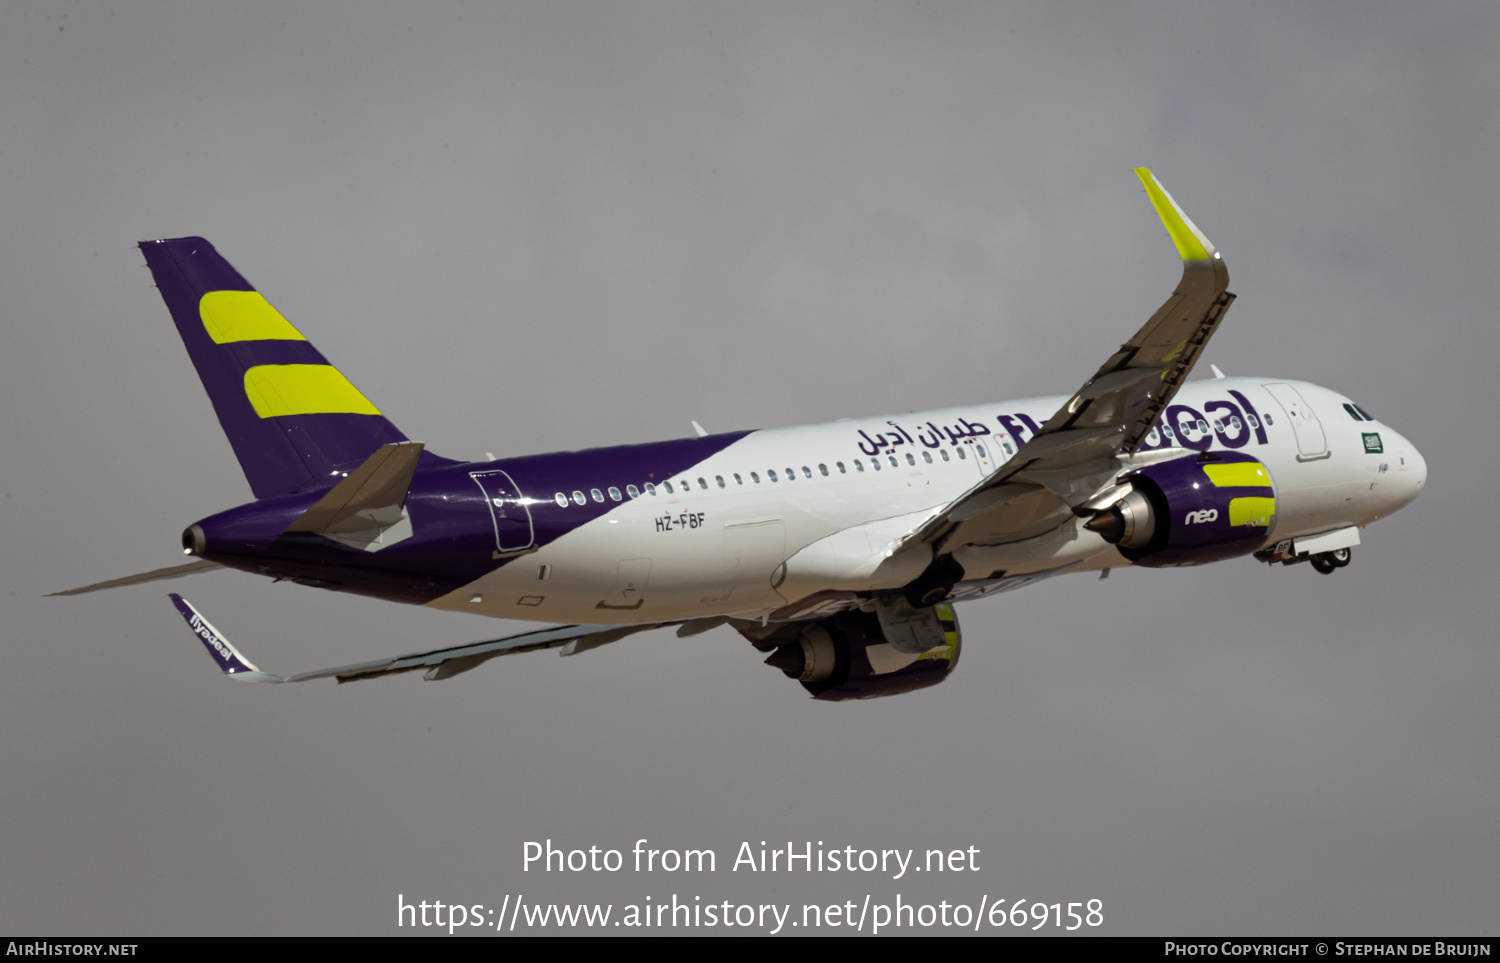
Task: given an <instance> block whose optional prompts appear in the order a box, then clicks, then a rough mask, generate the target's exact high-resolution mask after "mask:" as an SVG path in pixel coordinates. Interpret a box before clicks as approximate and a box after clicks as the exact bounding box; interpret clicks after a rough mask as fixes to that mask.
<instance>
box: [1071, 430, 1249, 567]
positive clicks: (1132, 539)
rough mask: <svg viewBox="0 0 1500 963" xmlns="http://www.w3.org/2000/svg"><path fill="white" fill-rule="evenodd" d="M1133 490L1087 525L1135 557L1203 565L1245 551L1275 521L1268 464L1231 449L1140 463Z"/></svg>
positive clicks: (1149, 562) (1154, 563) (1140, 561)
mask: <svg viewBox="0 0 1500 963" xmlns="http://www.w3.org/2000/svg"><path fill="white" fill-rule="evenodd" d="M1124 480H1126V481H1128V482H1129V483H1130V486H1131V492H1130V494H1128V495H1126V496H1125V497H1124V498H1122V499H1120V500H1119V501H1118V502H1116V503H1115V504H1114V505H1112V506H1111V507H1109V508H1107V509H1105V510H1104V511H1102V512H1099V513H1098V514H1097V515H1095V516H1094V517H1093V518H1092V519H1090V520H1089V521H1088V522H1087V523H1085V525H1084V527H1085V528H1087V529H1089V530H1090V531H1094V532H1098V533H1099V535H1101V536H1102V537H1103V538H1104V540H1105V541H1106V542H1109V543H1110V544H1112V545H1115V546H1116V547H1117V548H1119V550H1120V554H1121V555H1123V556H1125V557H1126V558H1128V559H1130V561H1132V562H1134V563H1135V564H1137V565H1146V566H1151V567H1154V568H1162V567H1166V566H1171V565H1201V564H1202V563H1204V562H1214V561H1218V560H1219V559H1223V558H1231V557H1233V556H1235V555H1245V554H1248V553H1250V552H1253V551H1255V550H1256V549H1258V548H1260V547H1261V546H1262V545H1264V544H1265V542H1266V537H1267V536H1268V535H1269V534H1270V531H1271V527H1272V526H1273V525H1274V524H1275V523H1276V486H1275V484H1274V483H1273V482H1272V480H1271V472H1270V470H1269V469H1267V468H1266V466H1265V465H1264V464H1263V463H1261V462H1260V461H1258V460H1257V459H1255V458H1253V457H1251V456H1250V455H1242V454H1238V453H1235V452H1204V453H1203V454H1201V455H1199V456H1197V457H1196V458H1194V457H1184V458H1178V459H1175V460H1173V461H1168V462H1161V463H1159V464H1155V465H1147V466H1145V467H1144V468H1138V469H1136V470H1135V471H1133V472H1130V473H1129V474H1128V475H1126V476H1125V478H1124Z"/></svg>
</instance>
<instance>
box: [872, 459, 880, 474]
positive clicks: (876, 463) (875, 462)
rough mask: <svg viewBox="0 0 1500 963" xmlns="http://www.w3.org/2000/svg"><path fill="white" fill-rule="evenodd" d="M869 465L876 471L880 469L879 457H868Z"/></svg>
mask: <svg viewBox="0 0 1500 963" xmlns="http://www.w3.org/2000/svg"><path fill="white" fill-rule="evenodd" d="M870 467H871V468H873V469H875V470H876V471H880V459H879V458H871V459H870Z"/></svg>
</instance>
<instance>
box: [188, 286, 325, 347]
mask: <svg viewBox="0 0 1500 963" xmlns="http://www.w3.org/2000/svg"><path fill="white" fill-rule="evenodd" d="M198 317H200V318H202V319H203V327H204V329H205V330H206V331H208V336H209V337H210V338H213V339H214V344H231V343H233V342H235V341H306V340H307V339H306V338H304V337H303V336H302V333H301V332H299V331H298V330H297V329H296V328H294V327H292V323H291V322H290V321H288V320H287V319H286V318H283V317H282V316H281V312H280V311H277V310H276V309H275V308H273V307H271V303H270V302H269V301H267V300H266V299H265V298H263V297H261V296H260V292H259V291H210V292H208V293H207V294H205V295H204V296H203V297H202V298H201V299H200V300H199V301H198Z"/></svg>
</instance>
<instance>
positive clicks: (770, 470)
mask: <svg viewBox="0 0 1500 963" xmlns="http://www.w3.org/2000/svg"><path fill="white" fill-rule="evenodd" d="M766 477H767V478H769V479H771V481H776V469H774V468H767V469H766Z"/></svg>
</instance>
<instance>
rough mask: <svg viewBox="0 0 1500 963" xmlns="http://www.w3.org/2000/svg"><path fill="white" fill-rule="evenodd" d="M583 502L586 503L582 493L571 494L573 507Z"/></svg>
mask: <svg viewBox="0 0 1500 963" xmlns="http://www.w3.org/2000/svg"><path fill="white" fill-rule="evenodd" d="M584 501H586V499H585V498H584V497H583V492H574V493H573V504H575V505H582V504H583V503H584Z"/></svg>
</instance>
